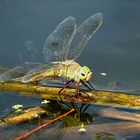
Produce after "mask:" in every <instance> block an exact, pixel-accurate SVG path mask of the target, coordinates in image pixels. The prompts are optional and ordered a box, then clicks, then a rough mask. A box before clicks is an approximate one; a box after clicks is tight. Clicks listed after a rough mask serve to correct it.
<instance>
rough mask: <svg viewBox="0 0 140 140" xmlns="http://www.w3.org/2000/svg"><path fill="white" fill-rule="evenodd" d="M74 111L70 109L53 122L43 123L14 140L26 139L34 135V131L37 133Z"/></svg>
mask: <svg viewBox="0 0 140 140" xmlns="http://www.w3.org/2000/svg"><path fill="white" fill-rule="evenodd" d="M74 111H75V109H71V110H70V111H68V112H66V113H64V114H63V115H61V116H58V117H56V118H54V119H53V120H50V121H47V122H45V123H44V124H42V125H40V126H39V127H37V128H35V129H33V130H31V131H29V132H27V133H26V134H24V135H22V136H20V137H18V138H16V139H15V140H21V139H23V138H27V137H28V136H30V135H31V134H32V133H34V132H36V131H38V130H40V129H42V128H44V127H45V126H47V125H49V124H51V123H54V122H55V121H57V120H59V119H61V118H63V117H66V116H67V115H69V114H70V113H72V112H74Z"/></svg>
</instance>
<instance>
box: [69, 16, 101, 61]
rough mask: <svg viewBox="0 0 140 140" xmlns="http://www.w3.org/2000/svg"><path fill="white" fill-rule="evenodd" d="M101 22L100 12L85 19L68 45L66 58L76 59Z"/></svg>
mask: <svg viewBox="0 0 140 140" xmlns="http://www.w3.org/2000/svg"><path fill="white" fill-rule="evenodd" d="M102 22H103V15H102V13H97V14H94V15H92V16H91V17H89V18H88V19H87V20H85V21H84V22H83V23H82V24H81V25H80V26H79V27H78V29H77V31H76V33H75V36H74V39H73V41H72V43H71V45H70V48H68V49H69V51H67V52H68V59H69V60H72V59H76V58H77V57H78V56H79V55H80V54H81V52H82V51H83V49H84V46H85V45H86V43H87V42H88V40H89V39H90V38H91V37H92V35H93V34H94V33H95V32H96V31H97V30H98V28H99V27H100V26H101V24H102Z"/></svg>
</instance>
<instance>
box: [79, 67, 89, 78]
mask: <svg viewBox="0 0 140 140" xmlns="http://www.w3.org/2000/svg"><path fill="white" fill-rule="evenodd" d="M89 72H90V69H89V68H88V67H87V66H83V67H82V68H81V75H80V79H81V80H86V79H87V76H88V73H89Z"/></svg>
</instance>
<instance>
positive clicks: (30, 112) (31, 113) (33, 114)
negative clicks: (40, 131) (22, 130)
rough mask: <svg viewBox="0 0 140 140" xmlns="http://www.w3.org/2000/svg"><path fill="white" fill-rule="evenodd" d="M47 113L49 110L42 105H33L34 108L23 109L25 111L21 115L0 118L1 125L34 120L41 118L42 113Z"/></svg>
mask: <svg viewBox="0 0 140 140" xmlns="http://www.w3.org/2000/svg"><path fill="white" fill-rule="evenodd" d="M46 113H48V112H47V110H45V109H44V108H41V107H33V108H29V109H25V110H23V113H22V114H20V115H15V116H11V117H10V116H9V117H5V118H0V127H2V126H7V125H11V124H18V123H21V122H25V121H29V120H33V119H35V118H39V117H40V115H43V114H46ZM48 114H49V113H48Z"/></svg>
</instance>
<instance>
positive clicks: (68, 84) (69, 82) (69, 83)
mask: <svg viewBox="0 0 140 140" xmlns="http://www.w3.org/2000/svg"><path fill="white" fill-rule="evenodd" d="M72 83H74V80H70V81H68V82H67V83H66V84H65V86H64V87H63V88H61V89H60V91H59V92H58V94H59V98H60V100H61V102H63V100H62V98H61V96H60V94H61V92H63V90H64V89H65V88H67V87H68V86H70V85H71V84H72ZM63 103H64V102H63Z"/></svg>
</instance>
